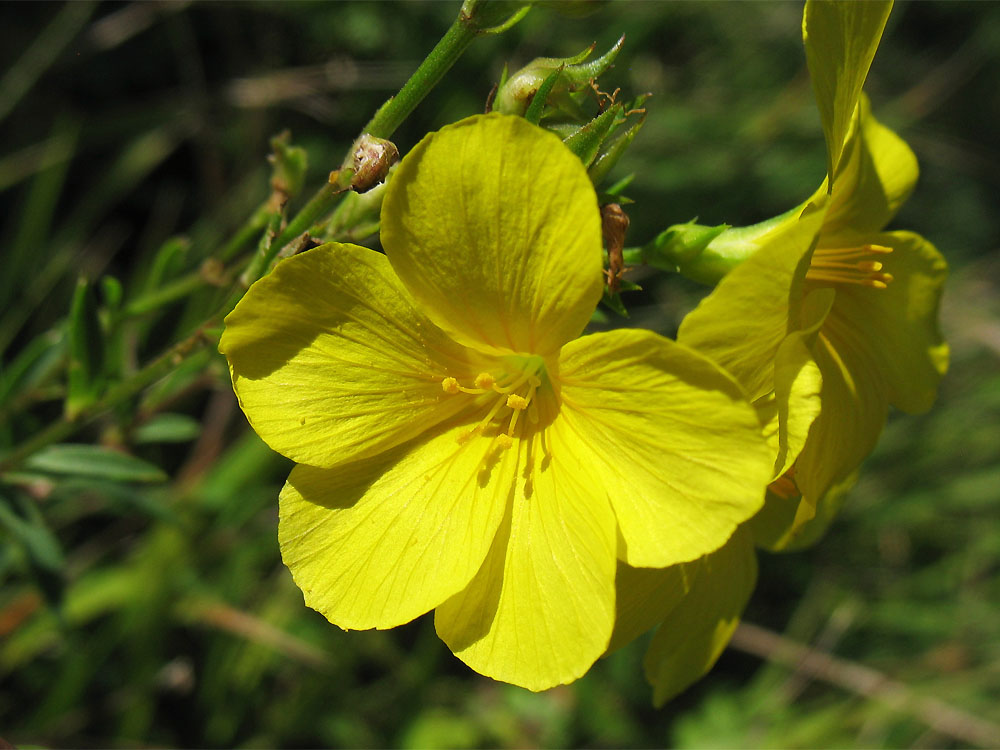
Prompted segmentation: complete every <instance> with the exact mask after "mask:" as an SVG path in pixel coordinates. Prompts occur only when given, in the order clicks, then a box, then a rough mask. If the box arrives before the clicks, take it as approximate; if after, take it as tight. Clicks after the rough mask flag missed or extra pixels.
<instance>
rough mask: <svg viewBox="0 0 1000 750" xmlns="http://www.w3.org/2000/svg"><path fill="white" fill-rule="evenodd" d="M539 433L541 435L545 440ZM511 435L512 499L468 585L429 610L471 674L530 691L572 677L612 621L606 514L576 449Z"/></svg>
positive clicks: (610, 536)
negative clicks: (515, 455)
mask: <svg viewBox="0 0 1000 750" xmlns="http://www.w3.org/2000/svg"><path fill="white" fill-rule="evenodd" d="M546 439H548V438H546ZM526 442H528V441H517V442H516V443H515V447H512V448H511V449H510V451H511V452H514V451H518V452H520V455H519V461H520V463H519V470H518V476H528V477H530V482H527V483H525V482H518V483H517V484H516V488H515V494H514V499H513V502H512V504H511V506H510V509H509V511H508V515H507V516H506V518H505V521H504V524H503V526H502V527H501V530H500V532H499V533H498V534H497V536H496V540H495V542H494V544H493V548H492V549H491V550H490V553H489V556H488V557H487V559H486V562H485V563H484V564H483V566H482V569H481V570H480V571H479V573H478V574H477V575H476V577H475V579H474V580H473V581H472V583H471V584H470V585H469V586H468V588H466V589H465V590H464V591H462V592H461V593H460V594H458V595H456V596H454V597H453V598H451V599H449V600H448V601H447V602H445V603H444V604H443V605H441V606H440V607H438V609H437V612H436V614H435V625H436V627H437V632H438V635H439V636H440V637H441V639H442V640H444V642H445V643H447V644H448V646H449V647H450V648H451V650H452V651H453V652H454V653H455V655H456V656H458V657H459V658H460V659H461V660H462V661H464V662H465V663H466V664H468V665H469V666H470V667H472V668H473V669H474V670H476V671H477V672H480V673H481V674H484V675H487V676H489V677H492V678H494V679H497V680H503V681H504V682H510V683H513V684H515V685H520V686H521V687H525V688H528V689H529V690H545V689H547V688H550V687H553V686H555V685H559V684H564V683H568V682H572V681H573V680H575V679H577V678H578V677H580V676H581V675H583V674H584V672H586V671H587V669H589V668H590V665H591V664H593V663H594V661H595V660H596V659H597V658H598V657H599V656H600V655H601V654H602V653H603V652H604V650H605V649H606V648H607V645H608V639H609V638H610V636H611V628H612V625H613V623H614V607H615V601H614V599H615V594H614V576H615V520H614V515H613V514H612V512H611V507H610V505H609V504H608V501H607V498H606V497H605V495H604V492H603V488H602V486H601V482H600V478H598V477H596V476H594V474H593V472H592V470H591V469H590V467H588V466H586V465H581V464H578V463H576V461H575V456H573V455H572V454H569V453H567V452H564V451H559V450H558V449H557V448H556V447H555V446H551V453H548V454H547V453H546V451H545V450H543V448H542V443H541V438H540V437H539V436H538V435H537V434H536V436H535V439H534V440H533V441H532V442H531V445H532V448H531V451H532V454H533V455H530V454H528V453H527V446H526Z"/></svg>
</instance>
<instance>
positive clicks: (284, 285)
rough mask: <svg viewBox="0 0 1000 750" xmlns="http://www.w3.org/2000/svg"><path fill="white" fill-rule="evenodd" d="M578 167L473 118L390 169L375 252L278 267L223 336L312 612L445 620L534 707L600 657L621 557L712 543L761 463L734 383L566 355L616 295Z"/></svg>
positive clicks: (611, 352)
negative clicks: (275, 475) (265, 453)
mask: <svg viewBox="0 0 1000 750" xmlns="http://www.w3.org/2000/svg"><path fill="white" fill-rule="evenodd" d="M600 237H601V229H600V217H599V211H598V206H597V200H596V196H595V193H594V190H593V188H592V186H591V184H590V181H589V180H588V178H587V174H586V171H585V170H584V168H583V166H582V164H581V163H580V162H579V160H577V159H576V158H575V157H574V156H573V155H572V154H571V153H570V152H569V151H568V150H567V149H566V148H565V147H564V146H563V145H562V144H561V142H560V141H559V139H558V138H557V137H556V136H554V135H552V134H550V133H547V132H545V131H542V130H541V129H539V128H537V127H535V126H532V125H530V124H528V123H527V122H525V121H524V120H522V119H519V118H516V117H510V116H504V115H498V114H494V115H487V116H477V117H472V118H469V119H467V120H463V121H461V122H459V123H456V124H455V125H452V126H449V127H446V128H444V129H442V130H441V131H439V132H437V133H433V134H431V135H429V136H428V137H427V138H425V139H424V140H423V141H421V143H420V144H418V145H417V146H416V147H415V148H414V149H413V151H412V152H411V153H410V154H408V155H407V156H406V157H405V158H404V159H403V160H402V162H401V163H400V165H399V167H398V170H397V171H396V173H395V175H394V177H393V180H392V181H391V182H390V184H389V186H388V189H387V193H386V197H385V202H384V205H383V209H382V234H381V240H382V245H383V247H384V248H385V255H381V254H379V253H377V252H374V251H372V250H368V249H365V248H361V247H356V246H353V245H325V246H323V247H319V248H316V249H314V250H310V251H308V252H305V253H303V254H301V255H299V256H295V257H292V258H290V259H288V260H285V261H283V262H281V263H280V264H279V265H278V266H277V267H276V268H275V270H274V272H273V273H272V274H270V275H269V276H268V277H265V278H264V279H262V280H261V281H260V282H258V283H257V284H255V285H254V286H253V287H252V288H251V289H250V291H249V292H248V294H247V295H246V297H245V298H244V299H243V301H242V302H241V303H240V304H239V305H238V306H237V308H236V309H235V310H234V311H233V313H232V314H231V315H230V316H229V317H228V318H227V319H226V331H225V333H224V335H223V338H222V342H221V345H220V348H221V350H222V351H223V352H224V353H225V354H226V356H227V357H228V359H229V362H230V367H231V370H232V379H233V386H234V388H235V390H236V393H237V395H238V397H239V400H240V404H241V406H242V408H243V410H244V412H245V413H246V415H247V418H248V419H249V421H250V424H251V425H252V426H253V428H254V429H255V430H256V431H257V432H258V434H259V435H260V436H261V437H262V438H263V439H264V440H265V441H266V442H267V443H268V444H269V445H270V446H271V447H272V448H274V449H275V450H277V451H278V452H280V453H282V454H284V455H286V456H288V457H289V458H291V459H293V460H295V461H296V462H298V464H299V465H298V466H296V467H295V468H294V469H293V470H292V473H291V475H290V476H289V478H288V482H287V483H286V485H285V487H284V489H283V490H282V492H281V497H280V501H279V502H280V521H279V528H278V535H279V542H280V545H281V552H282V556H283V559H284V561H285V563H286V564H287V565H288V567H289V569H290V570H291V572H292V575H293V577H294V579H295V581H296V583H297V584H298V585H299V587H300V588H301V589H302V591H303V593H304V595H305V600H306V603H307V604H308V605H309V606H311V607H313V608H315V609H317V610H319V611H320V612H322V613H323V614H324V615H325V616H326V617H327V618H328V619H329V620H330V621H331V622H333V623H335V624H337V625H339V626H341V627H344V628H352V629H365V628H390V627H394V626H397V625H400V624H402V623H405V622H408V621H409V620H412V619H413V618H415V617H418V616H419V615H422V614H424V613H425V612H428V611H430V610H432V609H433V610H435V625H436V628H437V632H438V634H439V635H440V637H441V638H442V639H443V640H444V641H445V642H446V643H447V644H448V646H449V647H450V648H451V649H452V651H454V653H455V654H456V655H458V656H459V657H460V658H461V659H462V660H463V661H465V662H466V663H467V664H468V665H470V666H471V667H472V668H473V669H475V670H477V671H479V672H481V673H483V674H486V675H489V676H491V677H494V678H496V679H500V680H504V681H508V682H512V683H515V684H518V685H522V686H524V687H527V688H530V689H532V690H540V689H545V688H548V687H551V686H553V685H556V684H560V683H565V682H569V681H572V680H574V679H576V678H577V677H579V676H580V675H582V674H583V673H584V672H585V671H586V670H587V669H588V668H589V666H590V665H591V664H592V663H593V661H594V660H595V659H596V658H597V657H598V656H600V655H601V653H603V652H604V651H605V649H606V648H607V645H608V641H609V638H610V635H611V632H612V627H613V623H614V614H615V587H614V579H615V571H616V560H617V559H619V558H620V559H622V560H625V561H627V562H628V563H629V564H631V565H634V566H659V567H663V566H669V565H673V564H676V563H680V562H685V561H691V560H695V559H698V558H700V557H701V556H703V555H705V554H706V553H709V552H712V551H713V550H715V549H717V548H719V547H720V546H721V545H722V544H723V543H724V542H725V541H726V540H727V539H728V538H729V537H730V535H731V534H732V533H733V531H734V529H735V528H736V527H737V526H738V525H739V524H740V523H741V522H743V521H745V520H746V519H747V518H749V517H750V516H752V515H753V514H754V513H755V512H756V511H757V510H758V509H759V508H760V506H761V503H762V501H763V488H764V485H765V484H766V483H767V481H768V478H769V472H768V469H769V467H768V463H769V458H768V455H767V449H766V446H765V445H764V442H763V438H762V437H761V435H760V428H759V422H758V421H757V419H756V417H755V414H754V411H753V409H752V408H751V407H750V406H749V404H747V403H746V401H745V399H744V397H743V395H742V392H741V390H740V388H739V386H738V385H737V384H736V383H735V381H733V380H732V379H731V378H730V376H728V375H727V374H726V373H725V372H724V371H722V370H721V369H720V368H719V367H718V366H717V365H715V364H714V363H712V362H711V361H710V360H709V359H707V358H706V357H704V356H702V355H700V354H696V353H694V352H692V351H690V350H688V349H687V348H685V347H683V346H681V345H678V344H676V343H674V342H672V341H669V340H667V339H664V338H662V337H660V336H658V335H656V334H653V333H651V332H648V331H641V330H620V331H613V332H610V333H602V334H594V335H590V336H584V337H582V338H577V337H578V336H579V335H580V333H581V332H582V330H583V328H584V326H585V325H586V323H587V321H588V320H589V317H590V314H591V313H592V311H593V309H594V306H595V305H596V304H597V301H598V300H599V299H600V296H601V293H602V272H601V260H602V258H601V256H602V252H601V245H600V242H601V240H600Z"/></svg>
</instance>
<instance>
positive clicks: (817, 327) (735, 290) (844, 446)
mask: <svg viewBox="0 0 1000 750" xmlns="http://www.w3.org/2000/svg"><path fill="white" fill-rule="evenodd" d="M878 7H879V5H878V4H875V3H848V4H843V5H841V4H828V3H819V2H810V3H807V6H806V14H805V19H804V37H805V42H806V50H807V58H808V60H809V63H810V72H811V75H812V78H813V81H814V84H815V88H816V93H817V99H818V101H819V103H820V112H821V115H822V118H823V123H824V130H825V132H826V133H827V138H828V140H827V152H828V161H829V163H830V164H831V165H834V166H832V167H831V169H832V170H833V171H832V172H831V176H830V177H828V179H827V181H825V182H824V185H823V187H821V188H820V190H819V191H817V194H816V195H815V196H814V197H813V198H812V199H811V200H810V201H809V202H807V204H806V207H805V208H804V209H802V210H799V211H795V212H793V213H792V214H791V215H790V216H786V217H783V219H782V220H781V221H779V222H777V223H776V224H772V225H770V226H767V227H765V228H764V230H765V231H763V232H760V231H755V230H754V228H747V229H743V230H738V231H737V232H735V233H734V234H733V235H732V236H731V237H730V238H725V235H723V236H722V237H720V238H719V239H720V240H722V241H724V242H725V241H738V242H748V243H751V244H752V245H754V246H755V247H756V251H755V252H754V253H753V254H752V255H751V256H750V257H749V258H748V259H747V260H746V261H744V262H743V263H741V264H740V265H739V266H737V267H736V268H735V269H734V270H733V271H732V272H731V273H729V274H728V275H727V276H726V277H725V278H723V280H722V281H721V282H720V283H719V285H718V287H717V288H716V289H715V291H714V292H713V293H712V294H711V295H709V296H708V297H707V298H706V299H705V300H704V301H703V302H702V304H701V305H700V306H699V307H698V308H697V309H696V310H694V311H693V312H692V313H691V314H690V315H689V316H688V317H687V318H686V319H685V321H684V322H683V324H682V325H681V330H680V333H679V334H678V340H680V341H682V342H684V343H687V344H688V345H690V346H692V347H694V348H697V349H699V350H700V351H704V352H706V353H708V354H709V355H711V356H713V357H714V358H715V359H716V360H717V361H719V362H720V363H721V364H722V365H723V366H725V367H727V369H729V370H730V372H732V373H733V374H734V375H735V376H736V378H737V380H739V381H740V382H741V383H743V384H744V386H745V387H746V388H747V389H748V391H749V393H750V396H751V399H752V400H755V401H756V402H757V403H758V404H759V405H765V404H771V405H772V406H771V408H772V409H774V410H776V411H777V412H778V413H779V414H780V415H781V416H782V420H783V421H787V425H776V424H774V423H773V422H772V428H773V429H772V434H773V435H777V436H778V441H777V443H776V445H778V446H779V454H778V459H779V460H778V461H776V464H775V477H776V478H777V477H779V476H781V475H784V477H783V478H782V479H781V480H780V481H778V482H777V483H776V484H775V485H773V486H772V489H773V490H774V491H775V494H776V495H778V496H791V495H794V494H797V493H799V492H801V494H802V496H803V498H804V499H805V502H806V505H805V506H804V507H803V509H802V510H803V517H800V519H799V520H800V522H801V521H803V520H807V518H808V516H810V515H811V514H812V513H813V512H814V510H815V508H816V506H817V503H819V502H820V501H821V500H822V499H823V498H824V496H826V495H827V493H828V492H830V491H832V490H838V491H839V489H840V488H842V486H843V484H844V483H845V482H848V481H849V479H850V477H851V476H852V475H853V474H854V472H855V471H856V469H857V467H858V466H859V464H860V463H861V461H862V460H863V459H864V458H865V457H866V456H867V455H868V454H869V453H870V452H871V450H872V448H873V447H874V445H875V442H876V440H877V438H878V435H879V432H880V431H881V429H882V425H883V424H884V422H885V418H886V413H887V409H888V406H889V405H890V404H892V405H894V406H896V407H898V408H900V409H902V410H904V411H909V412H919V411H923V410H926V409H928V408H929V407H930V405H931V403H932V402H933V400H934V396H935V392H936V389H937V384H938V381H939V380H940V378H941V376H942V375H943V373H944V371H945V369H946V367H947V346H946V344H944V342H943V341H942V339H941V336H940V333H939V332H938V328H937V309H938V302H939V299H940V294H941V287H942V284H943V282H944V278H945V275H946V264H945V262H944V259H943V258H942V257H941V255H940V254H939V253H938V252H937V250H935V249H934V247H933V246H932V245H931V244H930V243H929V242H927V241H926V240H925V239H924V238H923V237H920V236H919V235H917V234H914V233H912V232H906V231H893V232H886V231H884V227H885V226H886V224H888V223H889V221H891V219H892V218H893V216H894V215H895V213H896V211H897V210H898V209H899V207H900V206H901V205H902V203H903V202H904V201H905V200H906V198H907V196H908V195H909V193H910V192H911V191H912V189H913V186H914V184H915V183H916V179H917V162H916V158H915V157H914V155H913V152H912V151H911V150H910V149H909V147H908V146H907V145H906V143H905V142H904V141H903V140H902V139H900V138H899V137H898V136H897V135H896V134H895V133H893V132H892V131H891V130H889V129H888V128H886V127H885V126H883V125H882V124H881V123H879V122H878V121H877V120H876V119H875V118H874V117H873V116H872V115H871V112H870V107H869V104H868V101H867V99H866V98H865V97H864V96H863V95H862V94H861V93H860V85H861V83H862V82H863V80H864V74H865V73H866V72H867V64H868V63H869V62H870V60H871V55H872V54H873V53H874V46H875V45H877V42H878V37H879V36H880V35H881V30H882V26H883V25H884V16H885V14H887V13H888V6H887V5H883V6H882V7H883V11H884V12H883V13H882V16H881V19H880V17H879V13H878ZM835 21H836V22H835ZM823 24H825V25H823ZM863 29H867V34H865V33H861V30H863ZM852 45H853V47H852ZM855 48H856V49H855ZM852 49H853V52H852ZM817 50H820V51H825V52H826V53H827V54H825V55H824V54H821V53H820V51H817ZM831 50H833V51H836V50H840V51H841V53H840V54H842V55H847V54H856V55H857V56H858V59H855V60H853V64H846V63H845V62H844V60H843V59H842V58H837V57H836V56H835V54H834V52H832V51H831ZM858 71H861V72H858ZM845 91H847V92H848V93H850V94H851V95H852V96H853V98H852V97H851V96H847V95H844V92H845ZM845 112H846V113H848V115H850V114H851V113H853V119H852V118H851V117H849V116H845ZM837 139H840V140H837ZM755 234H756V236H754V235H755ZM748 317H749V318H750V320H751V323H750V324H749V326H744V325H739V324H735V325H734V323H736V322H737V321H744V320H746V319H747V318H748ZM737 332H738V333H737ZM793 352H794V353H793ZM817 372H818V373H819V374H820V377H816V374H817ZM820 382H821V383H822V385H821V390H817V387H818V386H819V385H820ZM796 383H798V384H799V385H800V386H801V388H800V389H799V394H798V397H796V395H795V384H796ZM779 421H781V420H779ZM796 456H797V458H796ZM793 460H794V462H795V463H794V467H792V461H793ZM789 469H791V471H789Z"/></svg>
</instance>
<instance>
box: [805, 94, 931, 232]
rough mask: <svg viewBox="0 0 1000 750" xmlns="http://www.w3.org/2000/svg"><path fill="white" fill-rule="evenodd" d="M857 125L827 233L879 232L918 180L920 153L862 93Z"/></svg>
mask: <svg viewBox="0 0 1000 750" xmlns="http://www.w3.org/2000/svg"><path fill="white" fill-rule="evenodd" d="M856 119H857V123H856V127H855V129H854V132H853V133H852V135H851V136H850V138H849V140H848V143H847V146H846V147H845V151H844V158H843V162H842V164H841V172H840V174H839V175H837V179H836V180H834V182H833V192H832V194H831V197H830V210H829V211H828V212H827V217H826V223H825V224H824V232H826V233H829V234H835V233H837V232H840V231H843V230H850V231H853V232H857V233H867V232H878V231H880V230H881V229H882V228H883V227H885V225H886V224H888V223H889V222H890V221H891V220H892V217H893V216H895V215H896V212H897V211H898V210H899V208H900V206H902V205H903V203H904V202H905V201H906V199H907V198H908V197H909V195H910V193H911V192H912V191H913V187H914V186H915V185H916V183H917V176H918V174H919V169H918V166H917V157H916V156H914V154H913V151H911V150H910V147H909V146H908V145H907V144H906V141H904V140H903V139H902V138H900V137H899V136H898V135H896V134H895V133H894V132H892V131H891V130H889V128H887V127H885V126H884V125H882V123H880V122H879V121H878V120H876V119H875V117H874V116H872V114H871V105H870V104H869V102H868V97H866V96H863V95H862V97H861V103H860V106H859V107H858V112H857V116H856Z"/></svg>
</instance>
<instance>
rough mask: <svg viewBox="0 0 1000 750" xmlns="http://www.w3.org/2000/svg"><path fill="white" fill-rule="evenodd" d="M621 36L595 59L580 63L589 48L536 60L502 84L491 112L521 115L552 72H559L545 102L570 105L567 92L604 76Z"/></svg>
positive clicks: (581, 87)
mask: <svg viewBox="0 0 1000 750" xmlns="http://www.w3.org/2000/svg"><path fill="white" fill-rule="evenodd" d="M624 43H625V37H624V36H622V37H621V38H620V39H619V40H618V41H617V42H616V43H615V45H614V46H613V47H612V48H611V49H610V50H608V51H607V52H606V53H605V54H603V55H601V57H598V58H597V59H595V60H591V61H590V62H584V61H585V60H586V59H587V58H588V57H590V54H591V53H592V52H593V51H594V45H593V44H592V45H590V47H588V48H587V49H585V50H583V52H581V53H580V54H578V55H574V56H573V57H539V58H537V59H535V60H533V61H531V62H530V63H528V64H527V65H526V66H524V67H523V68H521V69H520V70H519V71H517V72H516V73H514V74H513V75H511V76H508V77H506V79H505V80H504V81H502V83H501V85H500V87H499V88H498V90H497V94H496V98H495V99H494V100H493V109H494V110H496V111H498V112H504V113H507V114H512V115H524V113H525V112H526V111H527V109H528V106H529V105H530V104H531V103H532V100H533V99H534V98H535V95H536V94H538V92H539V89H540V88H541V87H542V84H544V83H545V82H546V80H547V79H548V78H549V77H550V76H551V75H552V74H553V73H554V72H556V71H560V70H561V71H562V72H561V74H560V75H559V78H558V81H557V82H556V83H555V85H554V86H552V88H551V90H550V91H549V92H548V96H547V99H548V102H547V103H551V104H552V105H553V106H555V107H556V108H557V109H558V108H565V107H566V106H567V105H569V104H570V100H569V98H568V94H569V92H573V91H580V90H582V89H584V88H586V87H588V86H589V85H590V84H591V82H592V81H594V80H595V79H596V78H597V77H598V76H599V75H601V74H602V73H604V72H605V71H606V70H607V69H608V68H610V67H611V64H612V63H613V62H614V61H615V58H616V57H618V53H619V51H621V48H622V45H623V44H624Z"/></svg>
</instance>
